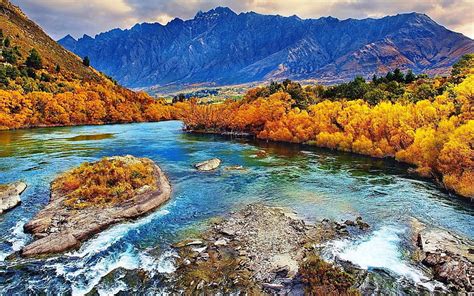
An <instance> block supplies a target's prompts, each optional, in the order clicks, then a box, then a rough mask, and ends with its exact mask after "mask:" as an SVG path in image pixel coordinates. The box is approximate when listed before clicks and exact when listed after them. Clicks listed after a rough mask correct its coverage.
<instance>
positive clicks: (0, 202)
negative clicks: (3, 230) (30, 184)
mask: <svg viewBox="0 0 474 296" xmlns="http://www.w3.org/2000/svg"><path fill="white" fill-rule="evenodd" d="M26 187H27V185H26V183H24V182H15V183H11V184H7V185H0V214H2V213H3V212H6V211H8V210H11V209H13V208H14V207H16V206H17V205H18V204H20V203H21V199H20V195H21V194H22V193H23V191H25V189H26Z"/></svg>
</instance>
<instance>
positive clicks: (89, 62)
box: [82, 56, 91, 67]
mask: <svg viewBox="0 0 474 296" xmlns="http://www.w3.org/2000/svg"><path fill="white" fill-rule="evenodd" d="M82 63H83V64H84V66H86V67H89V66H90V65H91V60H90V59H89V57H88V56H85V57H84V59H83V60H82Z"/></svg>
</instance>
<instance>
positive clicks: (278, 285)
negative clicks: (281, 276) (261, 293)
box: [262, 283, 285, 290]
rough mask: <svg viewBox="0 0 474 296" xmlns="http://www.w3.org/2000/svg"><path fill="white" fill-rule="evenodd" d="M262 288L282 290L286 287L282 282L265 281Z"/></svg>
mask: <svg viewBox="0 0 474 296" xmlns="http://www.w3.org/2000/svg"><path fill="white" fill-rule="evenodd" d="M262 288H264V289H270V290H281V289H283V288H285V286H283V285H282V284H272V283H263V284H262Z"/></svg>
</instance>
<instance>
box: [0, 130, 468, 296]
mask: <svg viewBox="0 0 474 296" xmlns="http://www.w3.org/2000/svg"><path fill="white" fill-rule="evenodd" d="M262 150H263V151H265V153H264V152H262ZM126 154H131V155H134V156H138V157H149V158H151V159H153V160H154V161H156V162H157V163H158V164H159V165H160V166H161V167H162V168H163V169H164V171H165V172H166V173H167V174H168V176H169V178H170V181H171V183H172V186H173V194H172V199H171V201H170V202H169V203H168V204H166V205H165V206H164V207H162V208H161V209H160V210H158V211H157V212H155V213H153V214H151V215H149V216H147V217H144V218H142V219H139V220H137V221H134V222H131V223H125V224H121V225H117V226H115V227H112V228H111V229H109V230H107V231H105V232H104V233H102V234H99V235H98V236H97V237H96V238H94V239H92V240H90V241H89V242H87V243H86V244H84V245H83V246H82V248H81V249H80V250H77V251H74V252H69V253H66V254H63V255H60V256H56V257H52V258H48V259H14V260H6V259H5V258H6V256H8V255H9V254H11V253H13V252H15V251H17V250H19V249H21V247H22V246H23V245H24V244H26V243H27V242H28V241H29V240H30V237H29V236H28V235H26V234H24V233H23V231H22V226H23V224H24V223H25V222H26V221H28V220H29V219H30V218H32V217H33V216H34V215H35V213H37V212H38V211H39V210H40V209H41V208H42V207H43V206H44V205H46V204H47V202H48V197H49V183H50V182H51V181H52V180H53V179H54V177H55V176H56V175H57V174H58V173H60V172H62V171H65V170H67V169H70V168H72V167H75V166H77V165H79V164H80V163H82V162H84V161H94V160H97V159H99V158H101V157H104V156H112V155H126ZM213 157H218V158H220V159H222V160H223V167H225V166H232V165H242V166H243V167H244V168H245V169H246V170H245V171H226V170H224V169H221V170H219V171H216V172H212V173H199V172H196V171H195V170H194V169H193V167H192V164H193V163H196V162H199V161H202V160H206V159H209V158H213ZM16 180H23V181H25V182H26V183H27V184H28V188H27V190H26V191H25V193H24V194H23V195H22V204H21V205H20V206H19V207H17V208H15V209H14V210H12V211H10V212H7V213H6V214H3V215H2V216H0V233H2V235H1V237H0V295H11V294H15V293H18V294H35V293H40V292H45V291H47V293H48V294H59V293H73V294H77V295H81V294H84V293H86V292H88V291H90V290H91V289H92V288H93V287H94V286H95V285H96V284H97V283H98V282H99V280H100V279H101V277H103V276H104V275H106V274H107V273H108V272H110V271H111V270H113V269H115V268H117V267H124V268H127V269H134V268H142V269H145V270H148V271H150V272H152V273H156V274H160V273H169V272H173V266H172V256H173V254H172V253H171V252H170V251H169V250H168V249H167V246H168V245H169V244H170V243H172V242H174V241H176V240H177V239H179V238H182V237H186V236H187V235H190V234H189V233H190V232H191V231H193V230H195V229H200V228H203V227H205V225H206V221H208V220H209V219H210V218H212V217H215V216H220V215H225V214H226V213H229V212H230V211H233V210H236V209H238V208H240V207H242V206H244V205H246V204H248V203H251V202H263V203H265V204H270V205H276V206H286V207H291V208H293V209H294V210H295V211H296V212H297V213H298V214H300V215H301V216H302V217H304V218H305V219H307V220H308V221H314V220H320V219H323V218H330V219H336V220H340V219H354V218H355V217H357V216H362V217H363V218H364V220H366V221H368V222H369V224H371V226H372V228H371V229H372V230H373V233H372V234H370V235H369V236H368V237H367V238H365V242H364V243H367V242H369V243H370V242H374V244H375V247H376V244H378V243H379V242H383V243H384V244H386V243H387V242H388V244H389V247H388V249H389V250H390V252H387V255H386V256H391V257H390V258H388V257H387V258H388V259H390V260H388V259H387V258H380V260H378V259H377V260H372V259H373V258H371V260H369V261H367V262H366V261H363V262H358V263H359V264H360V265H361V266H364V267H367V268H370V267H374V266H375V267H377V265H380V266H379V267H384V268H389V269H390V266H397V269H396V270H393V271H394V272H398V271H400V274H401V275H404V273H403V272H402V271H404V269H403V268H405V267H407V268H410V266H409V263H408V262H406V260H407V259H405V258H404V256H403V253H404V252H403V246H402V241H403V238H406V236H408V235H409V221H410V219H411V218H416V219H419V220H421V221H422V222H425V223H430V224H433V225H436V226H440V227H443V228H446V229H450V230H452V231H453V232H455V233H457V234H459V235H462V236H466V237H468V238H471V239H473V238H474V227H473V223H472V221H473V220H472V218H473V215H474V209H473V207H472V205H471V204H469V203H467V202H464V201H462V200H460V199H459V198H455V197H454V198H453V197H451V196H449V195H448V194H447V193H446V192H443V191H441V190H440V189H439V188H438V187H437V186H436V185H434V184H433V183H432V182H430V181H427V180H423V179H419V178H416V177H415V176H412V175H409V174H408V173H407V167H406V166H404V165H401V164H397V163H395V162H393V161H388V160H377V159H372V158H368V157H363V156H357V155H351V154H346V153H339V152H332V151H327V150H322V149H317V148H312V147H303V146H295V145H287V144H276V143H264V142H260V143H259V142H254V141H250V140H243V139H228V138H224V137H220V136H210V135H192V134H187V133H183V132H182V131H181V123H180V122H177V121H171V122H161V123H141V124H128V125H109V126H81V127H62V128H47V129H32V130H18V131H8V132H0V183H7V182H11V181H16ZM371 235H372V236H373V237H374V239H373V240H371V237H372V236H371ZM385 238H387V239H385ZM157 246H159V247H160V246H161V247H160V248H158V251H157V250H156V247H157ZM370 247H371V245H370V244H369V248H370ZM382 247H383V244H382ZM359 249H360V250H361V252H362V251H364V250H366V249H367V246H366V245H364V244H363V245H361V247H360V248H352V249H351V252H349V253H348V252H346V255H347V254H349V255H350V256H354V257H357V255H356V254H354V252H357V250H359ZM382 253H383V252H382ZM380 256H385V255H380ZM358 259H360V258H358ZM394 261H396V264H394ZM397 264H399V265H397ZM400 264H401V265H400ZM365 265H366V266H365ZM400 266H402V267H400ZM394 269H395V268H394ZM407 274H410V273H407ZM119 288H120V289H122V290H126V288H127V287H119ZM156 289H157V290H155V292H159V289H160V285H159V283H157V284H156Z"/></svg>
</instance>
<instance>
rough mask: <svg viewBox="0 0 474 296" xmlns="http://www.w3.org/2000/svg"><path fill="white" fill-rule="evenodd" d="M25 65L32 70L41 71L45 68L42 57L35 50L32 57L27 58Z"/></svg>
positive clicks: (31, 52) (31, 54)
mask: <svg viewBox="0 0 474 296" xmlns="http://www.w3.org/2000/svg"><path fill="white" fill-rule="evenodd" d="M25 64H26V66H27V67H28V68H32V69H36V70H39V69H41V68H42V67H43V62H42V60H41V56H40V54H39V53H38V51H37V50H36V49H34V48H33V49H32V50H31V51H30V55H29V56H28V58H26V62H25Z"/></svg>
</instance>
